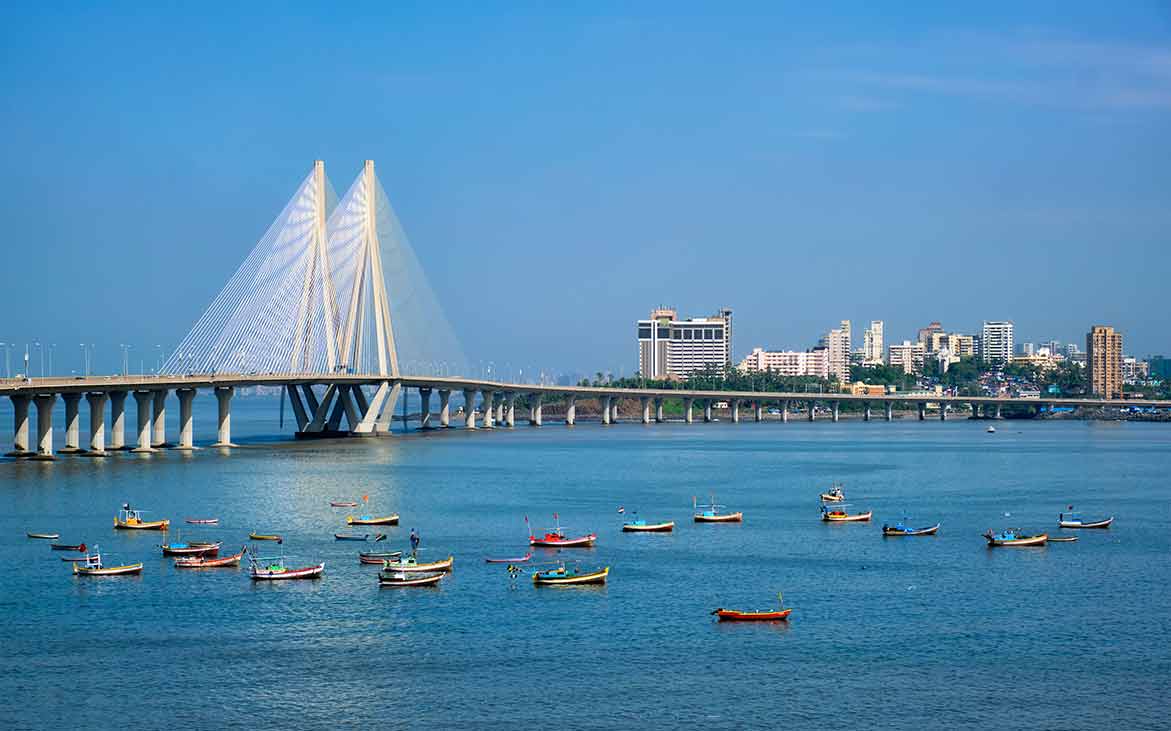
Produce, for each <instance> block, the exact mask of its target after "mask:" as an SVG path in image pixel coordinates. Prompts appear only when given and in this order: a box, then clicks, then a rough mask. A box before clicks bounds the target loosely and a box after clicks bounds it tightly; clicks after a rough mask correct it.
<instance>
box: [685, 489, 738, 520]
mask: <svg viewBox="0 0 1171 731" xmlns="http://www.w3.org/2000/svg"><path fill="white" fill-rule="evenodd" d="M725 507H727V506H726V505H720V504H718V503H716V496H715V495H712V496H711V502H710V503H708V504H707V505H700V504H699V503H697V502H696V499H695V496H694V495H692V496H691V512H692V517H693V518H694V519H695V522H696V523H741V522H743V521H744V513H725V512H722V511H721V510H720V509H721V508H725ZM701 508H702V510H701Z"/></svg>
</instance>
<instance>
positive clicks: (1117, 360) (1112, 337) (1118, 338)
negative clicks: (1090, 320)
mask: <svg viewBox="0 0 1171 731" xmlns="http://www.w3.org/2000/svg"><path fill="white" fill-rule="evenodd" d="M1086 366H1087V368H1088V370H1089V372H1088V373H1087V374H1086V380H1087V381H1088V382H1089V384H1090V393H1092V394H1093V395H1095V396H1098V397H1099V398H1107V399H1111V398H1122V333H1120V332H1118V331H1116V330H1115V329H1114V328H1112V327H1109V326H1107V325H1094V326H1093V327H1092V328H1090V331H1089V332H1088V333H1086Z"/></svg>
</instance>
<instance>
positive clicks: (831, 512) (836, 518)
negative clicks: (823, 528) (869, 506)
mask: <svg viewBox="0 0 1171 731" xmlns="http://www.w3.org/2000/svg"><path fill="white" fill-rule="evenodd" d="M846 507H847V506H846V504H845V503H836V504H835V505H834V507H833V508H829V507H827V506H825V505H822V506H821V519H822V521H824V522H826V523H865V522H867V521H869V520H870V516H872V515H874V513H873V511H869V510H868V511H866V512H865V513H847V512H846V511H845V508H846Z"/></svg>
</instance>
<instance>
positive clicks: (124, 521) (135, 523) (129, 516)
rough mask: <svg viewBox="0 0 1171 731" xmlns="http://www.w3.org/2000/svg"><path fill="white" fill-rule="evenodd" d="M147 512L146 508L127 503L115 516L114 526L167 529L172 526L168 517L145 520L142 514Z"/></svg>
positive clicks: (131, 528) (137, 528) (126, 528)
mask: <svg viewBox="0 0 1171 731" xmlns="http://www.w3.org/2000/svg"><path fill="white" fill-rule="evenodd" d="M145 512H146V511H145V510H138V509H137V508H131V507H130V503H126V504H125V505H123V506H122V509H121V510H119V511H118V515H117V517H115V518H114V527H115V528H117V529H118V530H167V528H169V527H170V525H171V521H170V520H167V519H166V518H164V519H162V520H143V519H142V514H143V513H145Z"/></svg>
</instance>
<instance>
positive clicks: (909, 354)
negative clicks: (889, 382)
mask: <svg viewBox="0 0 1171 731" xmlns="http://www.w3.org/2000/svg"><path fill="white" fill-rule="evenodd" d="M887 355H888V360H887V362H888V363H889V364H890V367H891V368H902V369H903V373H915V374H919V373H922V372H923V362H924V360H925V359H926V356H927V346H926V345H925V344H923V343H921V342H916V343H912V342H911V341H910V340H904V341H903V342H902V344H901V345H895V344H894V343H891V345H890V347H888V348H887Z"/></svg>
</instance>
